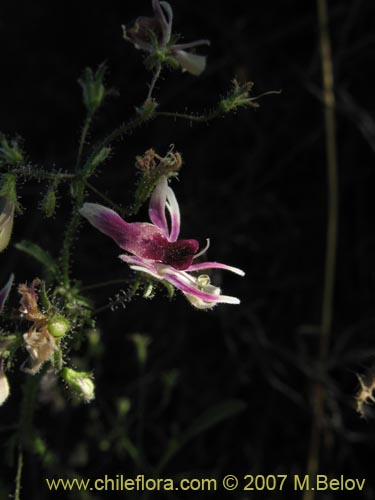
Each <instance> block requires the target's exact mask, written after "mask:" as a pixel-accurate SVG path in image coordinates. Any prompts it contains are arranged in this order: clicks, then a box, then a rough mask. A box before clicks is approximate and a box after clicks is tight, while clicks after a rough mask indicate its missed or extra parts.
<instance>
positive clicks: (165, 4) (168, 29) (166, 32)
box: [160, 2, 173, 45]
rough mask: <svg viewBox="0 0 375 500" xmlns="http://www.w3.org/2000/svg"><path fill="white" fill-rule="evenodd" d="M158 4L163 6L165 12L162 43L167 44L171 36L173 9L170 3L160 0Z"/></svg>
mask: <svg viewBox="0 0 375 500" xmlns="http://www.w3.org/2000/svg"><path fill="white" fill-rule="evenodd" d="M160 5H161V6H162V7H163V9H164V11H165V12H166V14H167V18H168V20H167V27H166V29H165V30H164V36H165V40H163V42H164V44H165V45H167V44H168V43H169V41H170V39H171V36H172V23H173V10H172V7H171V5H170V4H169V3H168V2H160Z"/></svg>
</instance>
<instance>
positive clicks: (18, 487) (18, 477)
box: [14, 446, 23, 500]
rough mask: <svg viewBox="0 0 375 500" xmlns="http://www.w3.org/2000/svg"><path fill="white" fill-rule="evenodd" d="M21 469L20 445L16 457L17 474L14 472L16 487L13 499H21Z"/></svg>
mask: <svg viewBox="0 0 375 500" xmlns="http://www.w3.org/2000/svg"><path fill="white" fill-rule="evenodd" d="M22 469H23V451H22V447H21V446H19V447H18V458H17V474H16V481H15V483H16V487H15V491H14V500H20V499H21V479H22Z"/></svg>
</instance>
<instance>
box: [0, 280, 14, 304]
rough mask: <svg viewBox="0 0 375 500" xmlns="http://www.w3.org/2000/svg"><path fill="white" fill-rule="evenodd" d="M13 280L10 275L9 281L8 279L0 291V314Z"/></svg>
mask: <svg viewBox="0 0 375 500" xmlns="http://www.w3.org/2000/svg"><path fill="white" fill-rule="evenodd" d="M13 280H14V274H11V275H10V276H9V279H8V281H7V283H6V285H5V286H4V287H3V288H2V289H1V290H0V313H1V312H2V311H3V309H4V304H5V302H6V300H7V298H8V295H9V292H10V289H11V287H12V284H13Z"/></svg>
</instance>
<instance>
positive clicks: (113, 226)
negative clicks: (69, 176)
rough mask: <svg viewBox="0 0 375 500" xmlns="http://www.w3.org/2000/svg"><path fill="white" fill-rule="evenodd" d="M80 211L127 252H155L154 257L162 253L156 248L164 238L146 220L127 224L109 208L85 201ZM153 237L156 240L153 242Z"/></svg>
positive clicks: (140, 254)
mask: <svg viewBox="0 0 375 500" xmlns="http://www.w3.org/2000/svg"><path fill="white" fill-rule="evenodd" d="M80 213H81V215H82V216H83V217H85V218H86V219H87V220H88V221H89V222H90V223H91V224H92V225H93V226H94V227H95V228H96V229H99V231H101V232H102V233H104V234H105V235H107V236H109V237H110V238H112V239H113V240H114V241H115V242H116V243H117V244H118V245H119V246H120V247H121V248H123V249H124V250H126V251H127V252H130V253H133V254H135V255H139V256H141V257H142V256H144V257H146V255H144V254H155V253H156V254H157V255H155V257H154V258H160V256H161V255H160V256H159V253H160V254H162V252H160V251H158V248H159V247H160V245H161V243H162V242H166V239H165V238H164V236H163V235H162V234H161V231H160V229H159V228H158V227H156V226H154V225H153V224H149V223H147V222H144V223H143V222H140V223H137V222H136V223H132V224H129V223H128V222H125V221H124V220H123V219H122V218H121V217H120V216H119V215H118V214H117V213H116V212H114V211H113V210H111V209H110V208H107V207H104V206H103V205H98V204H96V203H85V204H84V205H83V207H82V208H81V209H80ZM155 237H157V238H158V240H157V241H156V242H153V240H154V238H155ZM145 245H146V248H145ZM148 247H150V248H148ZM146 258H153V257H146Z"/></svg>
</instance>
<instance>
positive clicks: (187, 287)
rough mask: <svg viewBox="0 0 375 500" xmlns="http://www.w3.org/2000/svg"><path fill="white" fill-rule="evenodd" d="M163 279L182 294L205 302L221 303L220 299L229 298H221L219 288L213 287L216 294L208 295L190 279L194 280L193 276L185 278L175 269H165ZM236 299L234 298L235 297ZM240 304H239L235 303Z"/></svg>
mask: <svg viewBox="0 0 375 500" xmlns="http://www.w3.org/2000/svg"><path fill="white" fill-rule="evenodd" d="M162 272H163V274H162V276H163V278H164V279H166V280H167V281H169V282H170V283H172V285H174V286H175V287H176V288H178V289H179V290H181V291H182V292H184V293H186V294H189V295H192V296H193V297H196V298H197V299H200V300H203V301H205V302H214V303H216V302H220V299H222V298H225V299H226V298H227V297H224V296H220V295H219V294H220V289H219V288H217V287H213V288H214V289H215V292H216V293H207V292H205V291H203V290H200V289H199V288H198V285H197V284H193V283H192V282H191V280H190V279H189V278H192V277H191V276H188V277H187V276H184V274H186V273H181V272H178V271H174V270H173V269H168V268H167V267H165V268H164V269H163V270H162ZM233 298H234V297H233ZM237 300H238V299H237ZM234 303H236V304H237V303H238V302H234Z"/></svg>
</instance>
